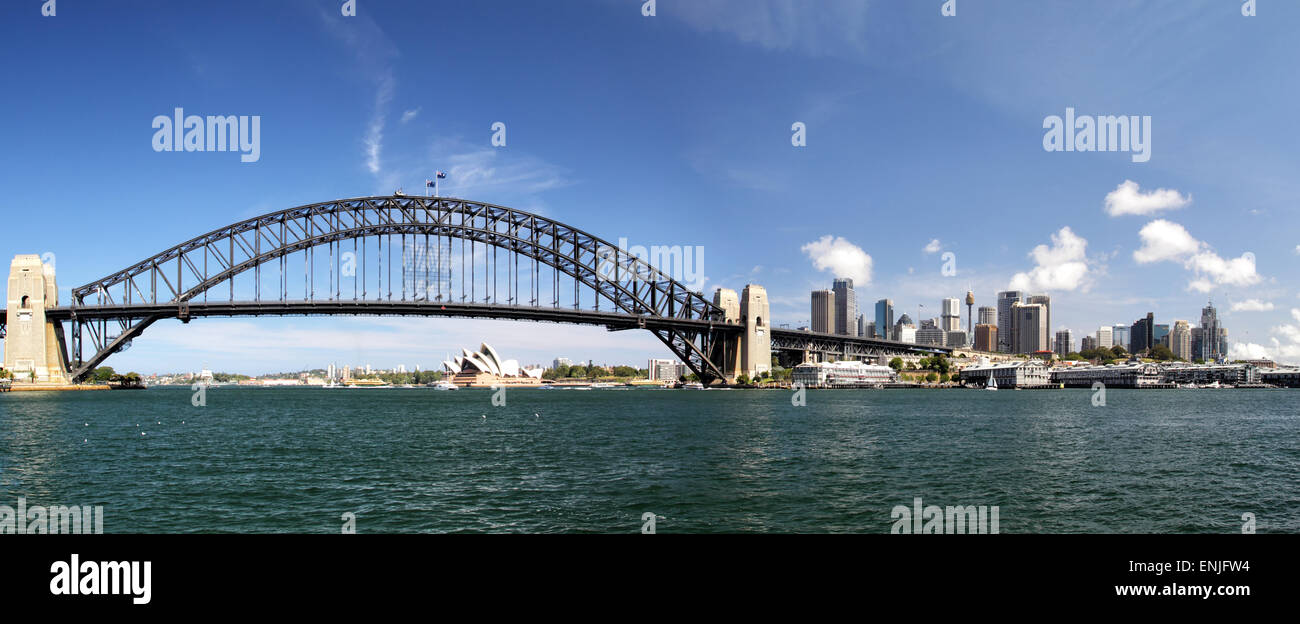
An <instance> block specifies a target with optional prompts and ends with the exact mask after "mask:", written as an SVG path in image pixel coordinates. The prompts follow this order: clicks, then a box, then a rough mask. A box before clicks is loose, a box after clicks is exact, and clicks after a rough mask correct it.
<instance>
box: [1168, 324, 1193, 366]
mask: <svg viewBox="0 0 1300 624" xmlns="http://www.w3.org/2000/svg"><path fill="white" fill-rule="evenodd" d="M1169 350H1170V351H1173V352H1174V357H1176V358H1179V359H1183V360H1187V361H1189V362H1190V361H1192V360H1193V359H1194V357H1193V356H1192V326H1191V323H1188V322H1187V321H1174V329H1173V331H1171V332H1170V333H1169Z"/></svg>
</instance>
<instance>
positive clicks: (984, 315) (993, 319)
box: [975, 306, 998, 325]
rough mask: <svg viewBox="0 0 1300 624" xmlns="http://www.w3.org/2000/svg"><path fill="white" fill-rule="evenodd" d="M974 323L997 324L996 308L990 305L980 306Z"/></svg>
mask: <svg viewBox="0 0 1300 624" xmlns="http://www.w3.org/2000/svg"><path fill="white" fill-rule="evenodd" d="M975 324H976V325H997V324H998V309H997V308H994V307H991V306H980V311H979V321H978V322H976V323H975Z"/></svg>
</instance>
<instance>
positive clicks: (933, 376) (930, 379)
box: [925, 372, 939, 383]
mask: <svg viewBox="0 0 1300 624" xmlns="http://www.w3.org/2000/svg"><path fill="white" fill-rule="evenodd" d="M925 380H926V381H928V382H930V383H934V382H936V381H939V374H938V373H934V372H931V373H930V374H929V375H926V376H925Z"/></svg>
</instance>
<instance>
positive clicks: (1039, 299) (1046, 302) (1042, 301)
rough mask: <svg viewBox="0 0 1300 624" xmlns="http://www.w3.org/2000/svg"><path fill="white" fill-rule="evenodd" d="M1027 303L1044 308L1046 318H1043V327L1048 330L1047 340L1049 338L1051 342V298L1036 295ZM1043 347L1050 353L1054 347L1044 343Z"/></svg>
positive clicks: (1026, 301)
mask: <svg viewBox="0 0 1300 624" xmlns="http://www.w3.org/2000/svg"><path fill="white" fill-rule="evenodd" d="M1025 303H1030V304H1038V305H1041V306H1043V317H1044V318H1043V326H1044V327H1045V328H1046V330H1047V338H1048V340H1051V338H1052V298H1051V297H1049V296H1047V295H1034V296H1032V297H1030V298H1029V299H1027V300H1025ZM1043 345H1044V346H1043V349H1046V350H1048V351H1050V350H1051V349H1052V346H1051V345H1050V344H1048V343H1043Z"/></svg>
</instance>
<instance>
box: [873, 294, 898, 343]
mask: <svg viewBox="0 0 1300 624" xmlns="http://www.w3.org/2000/svg"><path fill="white" fill-rule="evenodd" d="M893 327H894V302H893V301H892V300H890V299H881V300H880V301H877V302H876V337H877V338H885V339H889V338H892V336H890V330H891V329H893Z"/></svg>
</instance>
